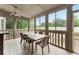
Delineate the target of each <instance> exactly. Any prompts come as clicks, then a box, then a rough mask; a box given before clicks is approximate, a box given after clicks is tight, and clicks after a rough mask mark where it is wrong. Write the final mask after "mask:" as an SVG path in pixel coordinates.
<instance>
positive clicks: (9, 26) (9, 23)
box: [6, 17, 13, 29]
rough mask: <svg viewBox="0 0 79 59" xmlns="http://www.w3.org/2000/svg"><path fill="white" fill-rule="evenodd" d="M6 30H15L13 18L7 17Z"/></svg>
mask: <svg viewBox="0 0 79 59" xmlns="http://www.w3.org/2000/svg"><path fill="white" fill-rule="evenodd" d="M6 29H13V18H12V17H7V20H6Z"/></svg>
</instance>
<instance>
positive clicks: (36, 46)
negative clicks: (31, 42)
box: [35, 44, 37, 52]
mask: <svg viewBox="0 0 79 59" xmlns="http://www.w3.org/2000/svg"><path fill="white" fill-rule="evenodd" d="M35 49H36V52H37V44H36V46H35Z"/></svg>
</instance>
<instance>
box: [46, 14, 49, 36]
mask: <svg viewBox="0 0 79 59" xmlns="http://www.w3.org/2000/svg"><path fill="white" fill-rule="evenodd" d="M45 34H46V35H48V34H49V33H48V13H46V14H45Z"/></svg>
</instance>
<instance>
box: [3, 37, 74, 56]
mask: <svg viewBox="0 0 79 59" xmlns="http://www.w3.org/2000/svg"><path fill="white" fill-rule="evenodd" d="M41 54H42V52H41V48H40V47H39V46H38V48H37V52H35V48H34V53H33V55H41ZM4 55H30V53H28V44H25V43H23V44H20V38H17V39H12V40H5V41H4ZM44 55H74V53H70V52H68V51H66V50H64V49H60V48H58V47H55V46H53V45H50V53H48V49H47V47H46V48H44Z"/></svg>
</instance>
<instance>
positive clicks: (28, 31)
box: [28, 19, 30, 32]
mask: <svg viewBox="0 0 79 59" xmlns="http://www.w3.org/2000/svg"><path fill="white" fill-rule="evenodd" d="M29 30H30V20H29V19H28V32H29Z"/></svg>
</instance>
